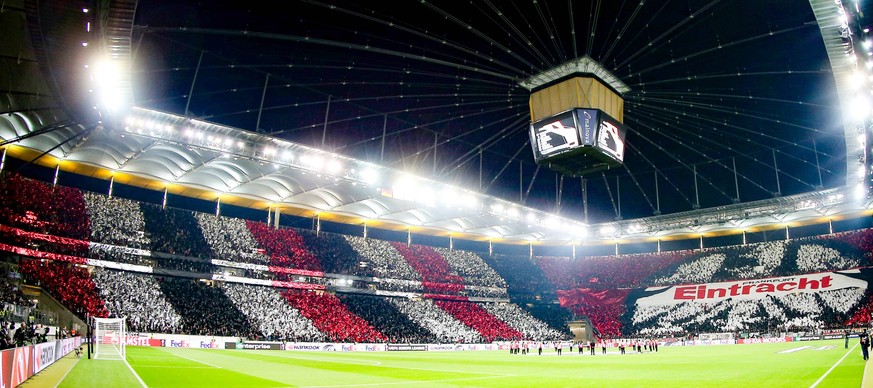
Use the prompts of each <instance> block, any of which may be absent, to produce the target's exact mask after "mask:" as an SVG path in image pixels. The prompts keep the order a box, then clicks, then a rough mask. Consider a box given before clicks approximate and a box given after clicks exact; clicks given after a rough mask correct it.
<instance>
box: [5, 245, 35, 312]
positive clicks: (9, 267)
mask: <svg viewBox="0 0 873 388" xmlns="http://www.w3.org/2000/svg"><path fill="white" fill-rule="evenodd" d="M0 256H2V255H0ZM20 278H21V274H20V273H19V272H18V266H16V265H14V264H12V263H9V262H6V261H0V304H11V305H16V306H29V305H31V302H30V301H29V300H28V299H27V298H25V297H24V294H22V293H21V288H20V287H19V286H18V282H19V280H20Z"/></svg>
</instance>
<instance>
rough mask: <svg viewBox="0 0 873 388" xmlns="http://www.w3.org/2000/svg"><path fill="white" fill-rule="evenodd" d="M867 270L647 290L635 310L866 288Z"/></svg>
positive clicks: (637, 301) (638, 300)
mask: <svg viewBox="0 0 873 388" xmlns="http://www.w3.org/2000/svg"><path fill="white" fill-rule="evenodd" d="M868 271H870V269H869V268H864V269H853V270H847V271H838V272H821V273H814V274H807V275H796V276H786V277H779V278H766V279H752V280H740V281H733V282H720V283H706V284H688V285H680V286H668V287H649V288H646V289H645V290H644V292H643V295H642V296H640V297H639V298H638V299H637V300H636V303H637V305H639V306H664V305H673V304H679V303H684V302H699V303H716V302H721V301H723V300H727V299H733V300H754V299H762V298H765V297H768V296H769V297H780V296H784V295H788V294H794V293H819V292H824V291H832V290H839V289H844V288H865V289H866V288H867V280H866V279H867V276H868V274H867V273H866V272H868Z"/></svg>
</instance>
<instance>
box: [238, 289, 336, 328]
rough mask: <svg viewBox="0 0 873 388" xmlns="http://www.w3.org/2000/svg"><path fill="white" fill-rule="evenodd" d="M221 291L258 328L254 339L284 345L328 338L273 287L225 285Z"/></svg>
mask: <svg viewBox="0 0 873 388" xmlns="http://www.w3.org/2000/svg"><path fill="white" fill-rule="evenodd" d="M223 290H224V293H225V294H226V295H227V297H228V298H229V299H230V300H231V302H233V304H234V305H236V307H237V308H239V310H240V311H242V312H243V313H244V314H245V316H246V317H248V319H249V321H250V322H251V323H252V325H254V326H255V328H257V331H258V333H259V336H258V337H259V338H255V339H261V340H268V341H286V342H310V341H324V340H325V339H327V337H326V336H325V335H324V334H322V333H321V331H319V330H318V328H316V327H315V325H313V323H312V321H311V320H309V318H306V317H305V316H303V314H301V313H300V311H299V310H297V309H295V308H293V307H291V306H290V305H289V304H288V302H287V301H286V300H285V299H284V298H283V297H282V295H281V294H280V293H279V290H277V289H275V288H272V287H262V286H250V285H244V284H237V283H226V284H225V285H224V287H223Z"/></svg>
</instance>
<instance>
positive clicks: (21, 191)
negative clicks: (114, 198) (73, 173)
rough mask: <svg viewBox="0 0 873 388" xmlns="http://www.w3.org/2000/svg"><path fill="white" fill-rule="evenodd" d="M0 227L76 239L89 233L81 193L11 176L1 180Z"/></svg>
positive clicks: (85, 238) (8, 174)
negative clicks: (0, 225)
mask: <svg viewBox="0 0 873 388" xmlns="http://www.w3.org/2000/svg"><path fill="white" fill-rule="evenodd" d="M0 224H3V225H8V226H12V227H15V228H21V229H24V230H27V231H31V232H37V233H44V234H48V235H52V236H59V237H69V238H74V239H79V240H87V239H88V236H89V235H90V234H91V231H90V224H89V222H88V213H87V211H86V210H85V201H84V199H83V198H82V192H81V191H80V190H78V189H74V188H69V187H64V186H51V185H49V184H47V183H43V182H40V181H36V180H33V179H28V178H24V177H22V176H20V175H17V174H12V173H6V174H4V176H3V178H2V179H0Z"/></svg>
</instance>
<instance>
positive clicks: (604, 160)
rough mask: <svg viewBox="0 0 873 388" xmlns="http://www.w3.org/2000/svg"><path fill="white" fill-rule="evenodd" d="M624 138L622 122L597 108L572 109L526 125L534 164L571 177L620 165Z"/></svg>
mask: <svg viewBox="0 0 873 388" xmlns="http://www.w3.org/2000/svg"><path fill="white" fill-rule="evenodd" d="M624 141H625V127H624V125H623V124H622V123H620V122H619V121H618V120H616V119H614V118H612V117H611V116H609V115H608V114H606V113H604V112H603V111H601V110H599V109H585V108H575V109H571V110H568V111H565V112H561V113H558V114H556V115H553V116H549V117H548V118H545V119H542V120H539V121H536V122H534V123H532V124H531V126H530V142H531V147H532V148H533V153H534V159H535V160H536V162H537V164H540V165H542V166H545V167H547V168H549V169H552V170H555V171H558V172H561V173H563V174H566V175H571V176H580V175H584V174H588V173H591V172H595V171H601V170H606V169H610V168H615V167H618V166H621V164H622V162H623V161H624V153H625V142H624Z"/></svg>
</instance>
